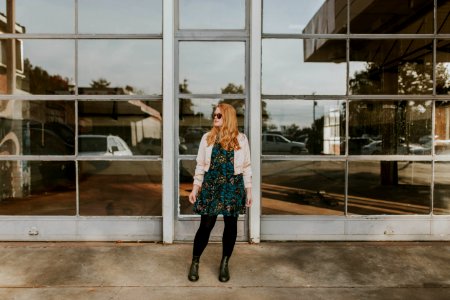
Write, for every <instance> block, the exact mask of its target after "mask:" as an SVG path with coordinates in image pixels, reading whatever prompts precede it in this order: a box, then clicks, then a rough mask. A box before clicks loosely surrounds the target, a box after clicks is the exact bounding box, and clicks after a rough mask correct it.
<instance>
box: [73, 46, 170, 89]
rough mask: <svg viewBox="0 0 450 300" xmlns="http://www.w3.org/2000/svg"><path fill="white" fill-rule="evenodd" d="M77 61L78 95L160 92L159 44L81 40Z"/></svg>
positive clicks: (160, 56) (160, 49) (160, 58)
mask: <svg viewBox="0 0 450 300" xmlns="http://www.w3.org/2000/svg"><path fill="white" fill-rule="evenodd" d="M78 58H79V61H78V64H79V65H78V68H79V73H78V78H79V87H78V88H79V93H80V94H90V95H93V94H94V95H133V94H139V95H143V94H147V95H161V93H162V42H161V41H158V40H151V41H149V40H81V41H79V42H78Z"/></svg>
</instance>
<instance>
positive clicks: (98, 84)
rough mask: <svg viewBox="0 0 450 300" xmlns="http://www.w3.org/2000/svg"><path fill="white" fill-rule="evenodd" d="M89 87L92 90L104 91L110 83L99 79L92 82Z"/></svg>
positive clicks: (101, 78)
mask: <svg viewBox="0 0 450 300" xmlns="http://www.w3.org/2000/svg"><path fill="white" fill-rule="evenodd" d="M89 85H90V86H91V88H94V89H106V88H108V87H109V86H110V85H111V82H109V81H108V80H106V78H103V77H100V78H99V79H97V80H92V81H91V83H90V84H89Z"/></svg>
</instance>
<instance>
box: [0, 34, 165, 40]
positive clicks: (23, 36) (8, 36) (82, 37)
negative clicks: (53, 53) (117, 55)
mask: <svg viewBox="0 0 450 300" xmlns="http://www.w3.org/2000/svg"><path fill="white" fill-rule="evenodd" d="M2 39H21V40H27V39H30V40H33V39H36V40H41V39H51V40H73V39H78V40H93V39H94V40H97V39H114V40H123V39H126V40H136V39H139V40H140V39H145V40H161V39H162V35H161V34H135V33H132V34H122V33H101V34H100V33H92V34H77V33H75V34H72V33H60V34H56V33H20V34H19V33H15V34H10V33H2V34H1V35H0V40H2Z"/></svg>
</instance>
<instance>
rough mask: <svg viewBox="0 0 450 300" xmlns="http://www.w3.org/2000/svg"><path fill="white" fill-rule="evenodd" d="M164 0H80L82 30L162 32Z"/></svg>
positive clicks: (91, 31) (79, 28)
mask: <svg viewBox="0 0 450 300" xmlns="http://www.w3.org/2000/svg"><path fill="white" fill-rule="evenodd" d="M162 1H163V0H127V1H122V0H95V1H92V0H78V31H79V32H80V33H156V34H157V33H161V32H162Z"/></svg>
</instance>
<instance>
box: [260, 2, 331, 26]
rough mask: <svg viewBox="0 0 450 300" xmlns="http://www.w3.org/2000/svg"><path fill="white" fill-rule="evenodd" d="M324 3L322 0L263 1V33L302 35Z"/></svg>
mask: <svg viewBox="0 0 450 300" xmlns="http://www.w3.org/2000/svg"><path fill="white" fill-rule="evenodd" d="M324 2H325V1H324V0H283V1H279V0H264V1H263V32H264V33H302V31H303V29H304V28H305V26H306V25H307V24H308V22H309V21H310V20H311V19H312V17H313V16H314V15H315V13H316V12H317V11H318V10H319V8H320V7H321V6H322V5H323V3H324ZM281 4H282V5H281Z"/></svg>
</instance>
